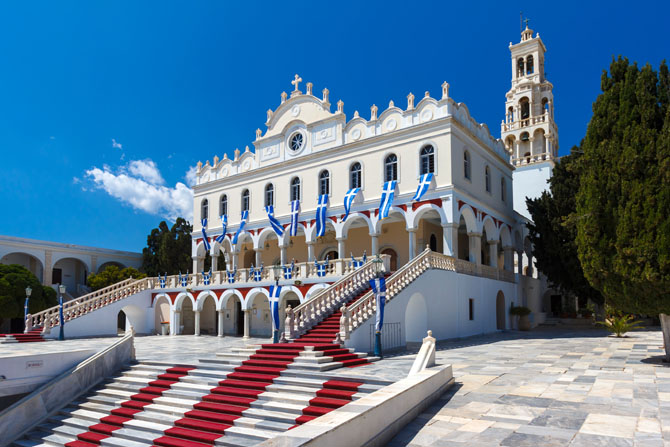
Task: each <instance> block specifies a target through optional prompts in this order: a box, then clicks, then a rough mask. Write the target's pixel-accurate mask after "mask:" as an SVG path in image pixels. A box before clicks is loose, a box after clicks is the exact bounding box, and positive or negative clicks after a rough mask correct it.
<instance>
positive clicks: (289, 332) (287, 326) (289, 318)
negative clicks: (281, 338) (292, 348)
mask: <svg viewBox="0 0 670 447" xmlns="http://www.w3.org/2000/svg"><path fill="white" fill-rule="evenodd" d="M293 331H294V328H293V309H291V305H290V304H289V305H288V307H287V308H286V321H285V322H284V334H285V335H286V338H288V339H293V338H294V337H293Z"/></svg>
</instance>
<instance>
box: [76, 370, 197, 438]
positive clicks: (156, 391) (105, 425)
mask: <svg viewBox="0 0 670 447" xmlns="http://www.w3.org/2000/svg"><path fill="white" fill-rule="evenodd" d="M192 369H195V368H193V367H192V366H175V367H173V368H168V369H167V370H165V373H163V374H160V375H159V376H158V378H157V380H153V381H151V382H149V386H147V387H144V388H142V389H140V392H139V393H138V394H133V395H132V396H130V400H127V401H125V402H122V403H121V407H119V408H115V409H113V410H112V414H111V415H110V416H105V417H104V418H102V419H100V423H98V424H94V425H91V426H90V427H88V431H87V432H84V433H80V434H79V435H77V440H76V441H72V442H68V443H67V444H65V446H66V447H96V446H98V445H100V441H102V440H103V439H105V438H108V437H110V436H111V435H112V432H114V431H115V430H118V429H120V428H123V424H124V423H125V422H128V421H129V420H131V419H133V416H134V415H135V414H137V413H139V412H141V411H143V410H144V407H146V406H147V405H150V404H151V403H153V400H154V399H156V398H157V397H160V396H162V395H163V391H165V390H168V389H169V388H170V386H172V385H173V384H174V383H177V382H178V381H179V379H180V378H181V377H183V376H185V375H187V374H188V372H189V371H190V370H192Z"/></svg>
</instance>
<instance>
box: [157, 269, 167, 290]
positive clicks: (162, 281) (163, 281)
mask: <svg viewBox="0 0 670 447" xmlns="http://www.w3.org/2000/svg"><path fill="white" fill-rule="evenodd" d="M158 281H159V282H160V284H161V289H164V288H165V286H166V284H167V272H165V276H161V274H160V273H159V274H158Z"/></svg>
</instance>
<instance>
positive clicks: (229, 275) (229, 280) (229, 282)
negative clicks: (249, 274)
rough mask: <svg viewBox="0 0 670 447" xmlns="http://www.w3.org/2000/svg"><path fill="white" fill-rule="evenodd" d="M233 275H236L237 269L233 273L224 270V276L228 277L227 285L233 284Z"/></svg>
mask: <svg viewBox="0 0 670 447" xmlns="http://www.w3.org/2000/svg"><path fill="white" fill-rule="evenodd" d="M235 275H237V269H235V270H233V271H229V270H226V276H227V277H228V284H233V283H234V282H235Z"/></svg>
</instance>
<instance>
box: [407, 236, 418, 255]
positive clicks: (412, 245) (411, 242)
mask: <svg viewBox="0 0 670 447" xmlns="http://www.w3.org/2000/svg"><path fill="white" fill-rule="evenodd" d="M407 234H408V235H409V260H410V261H411V260H412V259H414V258H415V257H416V228H411V229H409V230H407Z"/></svg>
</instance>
